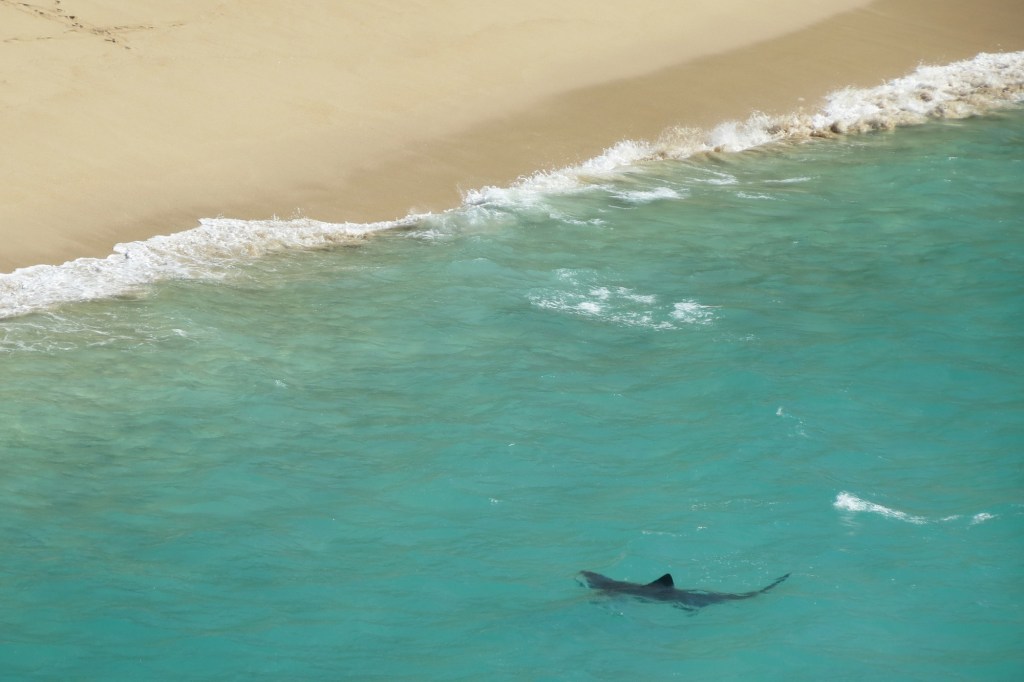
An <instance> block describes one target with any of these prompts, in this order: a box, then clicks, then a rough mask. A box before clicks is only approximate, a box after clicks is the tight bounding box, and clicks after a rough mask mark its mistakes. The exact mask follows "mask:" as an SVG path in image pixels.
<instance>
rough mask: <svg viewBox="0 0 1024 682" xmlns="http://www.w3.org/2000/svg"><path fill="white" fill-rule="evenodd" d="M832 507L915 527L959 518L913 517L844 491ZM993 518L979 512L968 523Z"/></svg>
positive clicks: (977, 522) (990, 515) (976, 522)
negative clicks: (882, 517) (894, 520)
mask: <svg viewBox="0 0 1024 682" xmlns="http://www.w3.org/2000/svg"><path fill="white" fill-rule="evenodd" d="M832 506H833V507H835V508H836V509H840V510H843V511H847V512H854V513H859V512H864V513H868V514H878V515H879V516H884V517H885V518H888V519H896V520H897V521H903V522H905V523H912V524H915V525H918V526H923V525H925V524H927V523H940V522H947V521H955V520H957V519H959V518H961V515H960V514H954V515H952V516H944V517H941V518H937V519H929V518H927V517H925V516H915V515H913V514H908V513H906V512H904V511H900V510H898V509H892V508H890V507H886V506H885V505H881V504H877V503H875V502H869V501H868V500H865V499H862V498H860V497H857V496H856V495H854V494H853V493H849V492H846V491H843V492H841V493H839V494H838V495H836V499H835V502H833V503H832ZM994 518H996V515H995V514H989V513H987V512H980V513H978V514H974V515H973V516H972V517H971V522H970V523H971V525H972V526H974V525H977V524H979V523H984V522H985V521H989V520H991V519H994Z"/></svg>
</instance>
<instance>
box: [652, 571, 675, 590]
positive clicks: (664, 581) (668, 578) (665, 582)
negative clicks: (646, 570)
mask: <svg viewBox="0 0 1024 682" xmlns="http://www.w3.org/2000/svg"><path fill="white" fill-rule="evenodd" d="M648 585H649V586H650V587H653V586H658V587H675V586H676V584H675V582H673V581H672V574H671V573H666V574H665V575H663V576H661V577H660V578H658V579H657V580H655V581H654V582H652V583H648Z"/></svg>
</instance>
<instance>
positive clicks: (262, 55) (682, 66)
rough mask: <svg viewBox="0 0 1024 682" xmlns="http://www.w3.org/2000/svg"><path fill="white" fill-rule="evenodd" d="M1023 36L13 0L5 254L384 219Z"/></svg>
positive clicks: (709, 10) (904, 0) (377, 1)
mask: <svg viewBox="0 0 1024 682" xmlns="http://www.w3.org/2000/svg"><path fill="white" fill-rule="evenodd" d="M1021 49H1024V8H1022V6H1021V3H1020V1H1019V0H978V2H974V3H959V2H953V1H952V0H879V1H878V2H868V1H864V0H861V1H858V0H833V1H832V2H828V3H824V2H821V1H820V0H779V1H778V2H774V3H771V11H768V10H767V8H766V6H765V5H764V4H763V3H757V2H755V1H754V0H717V1H716V2H714V3H707V2H697V1H696V0H693V1H689V2H682V3H681V2H678V1H676V2H673V1H671V0H636V1H635V2H632V3H626V4H622V3H617V4H614V5H613V4H611V3H608V4H607V6H600V7H599V8H597V9H595V6H594V5H593V4H592V3H585V2H583V1H582V0H544V1H543V2H542V1H540V0H520V2H517V3H498V2H484V3H480V2H469V1H468V0H434V1H432V2H430V3H412V2H392V1H390V0H371V1H368V2H361V3H334V2H328V1H327V0H293V1H291V2H288V3H284V2H279V1H275V0H246V1H245V2H242V1H241V0H220V1H217V2H209V1H208V0H181V1H179V2H175V3H166V2H157V1H156V0H137V1H136V2H132V3H118V2H115V1H114V0H32V1H31V2H19V1H16V0H0V130H2V131H3V136H4V142H3V153H2V154H0V244H2V247H0V272H10V271H12V270H14V269H16V268H19V267H24V266H28V265H33V264H38V263H60V262H63V261H66V260H69V259H73V258H77V257H82V256H99V257H102V256H105V255H107V254H108V253H110V251H111V248H112V246H113V245H114V244H115V243H117V242H124V241H130V240H137V239H144V238H147V237H150V236H153V235H157V234H166V233H169V232H173V231H178V230H185V229H189V228H191V227H194V226H195V225H196V221H197V220H198V219H199V218H202V217H212V216H218V215H224V216H231V217H238V218H266V217H270V216H274V215H276V216H279V217H289V216H292V215H299V214H301V215H305V216H309V217H312V218H317V219H320V220H328V221H357V222H365V221H370V220H387V219H394V218H399V217H401V216H403V215H406V214H407V213H409V212H410V211H422V210H440V209H445V208H449V207H452V206H454V205H457V203H458V202H459V199H460V192H462V191H464V190H467V189H471V188H475V187H480V186H483V185H488V184H507V183H509V182H511V181H512V180H514V179H515V178H516V177H517V176H520V175H522V174H526V173H530V172H533V171H535V170H539V169H543V168H550V167H554V166H562V165H566V164H568V163H572V162H575V161H579V160H581V159H584V158H588V157H590V156H593V155H595V154H597V153H599V152H600V151H601V150H602V149H603V148H605V147H607V146H609V145H611V144H613V143H615V142H616V141H618V140H620V139H623V138H652V137H655V136H657V135H658V134H659V133H660V132H661V131H662V130H664V129H665V128H666V127H669V126H672V125H687V126H701V127H706V126H712V125H714V124H715V123H718V122H720V121H723V120H726V119H730V118H744V117H746V116H747V115H748V114H749V113H750V112H751V111H754V110H761V111H766V112H768V113H783V112H787V111H792V110H795V109H798V108H801V107H803V108H811V107H814V106H815V105H816V104H817V103H818V102H819V101H820V99H821V98H822V97H823V96H824V95H825V94H827V93H828V92H830V91H832V90H834V89H836V88H839V87H843V86H871V85H875V84H877V83H879V82H881V81H883V80H886V79H890V78H894V77H898V76H901V75H904V74H906V73H908V72H909V71H911V70H913V69H914V68H915V67H916V66H917V65H919V64H920V63H922V62H925V63H936V64H939V63H947V62H950V61H954V60H957V59H964V58H968V57H972V56H974V55H975V54H977V53H978V52H983V51H987V52H1005V51H1014V50H1021Z"/></svg>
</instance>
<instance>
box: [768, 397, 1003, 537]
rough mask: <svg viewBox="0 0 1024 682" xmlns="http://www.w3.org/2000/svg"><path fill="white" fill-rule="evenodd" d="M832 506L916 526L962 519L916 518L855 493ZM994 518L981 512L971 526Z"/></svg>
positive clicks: (842, 496) (838, 498)
mask: <svg viewBox="0 0 1024 682" xmlns="http://www.w3.org/2000/svg"><path fill="white" fill-rule="evenodd" d="M780 409H781V408H780ZM832 506H833V507H835V508H836V509H842V510H843V511H848V512H867V513H869V514H878V515H880V516H884V517H886V518H890V519H896V520H897V521H905V522H907V523H913V524H916V525H924V524H926V523H937V522H939V523H941V522H948V521H955V520H957V519H959V518H960V515H959V514H954V515H952V516H944V517H941V518H938V519H929V518H927V517H924V516H914V515H912V514H908V513H906V512H903V511H900V510H898V509H891V508H889V507H886V506H884V505H881V504H876V503H875V502H869V501H868V500H865V499H862V498H860V497H857V496H856V495H854V494H853V493H848V492H845V491H844V492H841V493H839V494H838V495H836V500H835V502H833V503H832ZM994 518H996V517H995V515H994V514H988V513H986V512H981V513H978V514H975V515H974V516H972V517H971V525H972V526H973V525H977V524H979V523H984V522H985V521H988V520H990V519H994Z"/></svg>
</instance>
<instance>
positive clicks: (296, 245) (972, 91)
mask: <svg viewBox="0 0 1024 682" xmlns="http://www.w3.org/2000/svg"><path fill="white" fill-rule="evenodd" d="M1022 100H1024V52H1012V53H1003V54H985V53H983V54H980V55H978V56H977V57H975V58H974V59H970V60H966V61H961V62H955V63H953V64H948V65H945V66H923V67H921V68H919V69H918V70H917V71H915V72H914V73H913V74H911V75H909V76H906V77H904V78H899V79H896V80H893V81H890V82H887V83H884V84H882V85H879V86H877V87H875V88H868V89H845V90H841V91H838V92H835V93H833V94H832V95H831V96H829V98H828V99H827V102H826V104H825V106H824V107H823V108H822V109H821V110H820V111H817V112H814V113H809V114H808V113H796V114H791V115H788V116H779V117H771V116H767V115H765V114H753V115H752V116H750V117H749V118H748V119H747V120H746V121H741V122H736V121H730V122H726V123H723V124H721V125H719V126H717V127H716V128H714V129H712V130H710V131H703V130H694V129H688V128H676V129H672V130H669V131H667V132H666V133H665V134H664V135H662V136H661V138H659V139H658V140H656V141H653V142H644V141H634V140H625V141H622V142H620V143H618V144H616V145H614V146H613V147H611V148H609V149H608V150H606V151H605V152H604V153H603V154H601V155H600V156H597V157H595V158H593V159H590V160H588V161H586V162H584V163H582V164H580V165H578V166H574V167H571V168H565V169H560V170H555V171H543V172H539V173H536V174H534V175H532V176H530V177H527V178H523V179H521V180H520V181H519V182H517V183H515V184H513V185H512V186H510V187H504V188H499V187H483V188H481V189H477V190H473V191H470V192H468V193H466V194H465V196H464V201H463V205H462V206H461V207H460V208H457V209H452V210H453V211H461V212H463V213H465V212H466V211H469V210H472V209H474V208H479V207H484V206H485V207H495V206H504V207H511V208H513V209H516V210H518V209H522V208H524V207H529V206H532V205H535V204H537V203H538V202H542V201H543V200H544V198H545V197H546V196H550V195H553V194H561V193H573V192H579V191H588V190H591V189H594V188H595V186H602V187H607V186H608V182H609V181H610V180H613V179H614V178H615V177H616V176H621V175H622V174H623V171H624V170H627V169H628V168H629V167H631V166H633V165H635V164H637V163H641V162H644V161H651V160H658V159H684V158H687V157H690V156H693V155H695V154H700V153H707V152H738V151H743V150H747V149H751V148H753V147H757V146H761V145H765V144H769V143H773V142H780V141H784V140H800V139H804V138H813V137H832V136H835V135H839V134H844V133H855V132H866V131H871V130H884V129H890V128H894V127H896V126H902V125H910V124H916V123H922V122H924V121H927V120H929V119H935V118H963V117H967V116H972V115H977V114H982V113H985V112H987V111H990V110H993V109H996V108H1000V107H1005V106H1009V105H1012V104H1015V103H1018V102H1020V101H1022ZM800 180H801V179H794V181H800ZM712 181H717V182H729V178H728V177H724V176H723V177H721V178H718V179H717V180H712ZM613 193H614V190H613ZM680 197H681V195H680V194H679V191H678V190H675V189H672V188H668V187H664V188H655V189H640V190H635V191H630V192H627V193H625V194H621V195H620V196H619V197H618V198H619V199H621V200H624V201H626V202H628V203H635V204H640V203H647V202H651V201H659V200H664V199H677V198H680ZM750 198H763V197H759V196H752V197H750ZM426 217H427V216H422V215H410V216H407V217H405V218H403V219H400V220H395V221H387V222H379V223H366V224H356V223H341V224H338V223H325V222H320V221H316V220H309V219H299V220H289V221H280V220H265V221H244V220H233V219H223V218H218V219H205V220H202V221H200V225H199V226H198V227H196V228H194V229H192V230H188V231H185V232H179V233H175V234H172V235H168V236H159V237H154V238H152V239H148V240H145V241H138V242H131V243H127V244H118V245H117V246H116V247H115V248H114V252H113V253H112V254H111V255H109V256H107V257H106V258H102V259H98V258H81V259H78V260H75V261H70V262H68V263H65V264H63V265H59V266H50V265H38V266H32V267H27V268H21V269H19V270H16V271H15V272H13V273H10V274H0V319H3V318H8V317H13V316H16V315H22V314H25V313H29V312H33V311H38V310H41V309H45V308H49V307H53V306H56V305H59V304H62V303H68V302H73V301H83V300H91V299H96V298H107V297H116V296H124V295H129V294H132V293H135V292H138V291H141V290H144V289H145V287H147V286H148V285H150V284H152V283H154V282H157V281H161V280H167V279H182V278H188V279H207V278H214V279H216V278H219V277H223V276H225V275H226V274H227V273H229V272H230V271H232V270H233V269H234V268H235V267H236V266H237V265H238V264H239V263H242V262H245V261H248V260H252V259H254V258H259V257H261V256H264V255H267V254H271V253H275V252H280V251H285V250H293V249H315V248H323V247H327V246H332V245H336V244H344V243H350V242H352V241H354V240H358V239H361V238H363V237H365V236H366V235H368V234H371V233H373V232H377V231H381V230H386V229H390V228H395V227H403V226H410V225H413V224H417V223H419V222H421V221H422V220H424V219H425V218H426ZM609 297H610V298H618V299H621V300H629V295H628V294H621V293H619V292H617V291H613V290H609ZM550 301H551V307H558V306H562V307H567V308H574V309H576V310H578V311H580V312H581V313H585V312H586V311H588V310H597V309H598V308H601V307H603V306H606V304H607V301H606V300H602V299H601V296H598V295H593V296H590V295H588V296H583V297H579V296H576V295H565V296H562V297H561V298H560V299H559V298H557V297H556V298H554V299H550ZM559 301H560V302H559ZM684 303H685V302H684ZM685 305H689V304H688V303H686V304H685ZM677 312H678V311H677ZM685 314H686V315H690V317H692V311H690V312H688V313H685ZM630 319H632V320H634V321H643V320H646V318H645V317H644V313H642V312H637V313H635V314H634V313H631V314H627V315H626V317H625V318H624V321H626V320H630ZM671 319H673V318H672V317H671V316H669V318H668V319H662V320H660V321H658V322H653V321H652V322H651V324H654V325H659V324H672V322H671ZM695 319H697V320H698V321H705V322H706V321H707V320H708V319H710V315H707V316H704V317H701V316H699V315H698V316H697V318H695ZM643 324H647V322H643Z"/></svg>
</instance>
